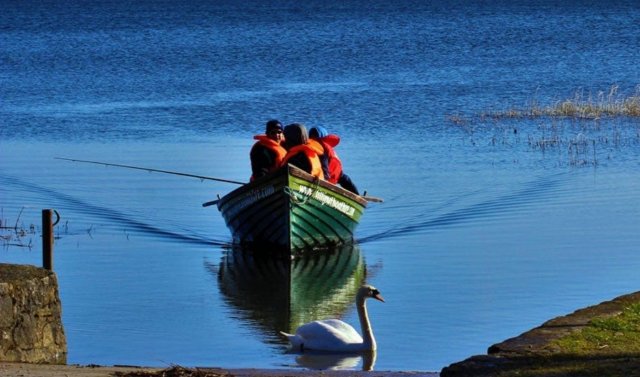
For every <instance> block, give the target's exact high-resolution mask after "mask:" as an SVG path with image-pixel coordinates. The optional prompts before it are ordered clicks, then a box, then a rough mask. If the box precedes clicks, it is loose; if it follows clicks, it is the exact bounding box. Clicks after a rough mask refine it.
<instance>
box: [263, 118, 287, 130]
mask: <svg viewBox="0 0 640 377" xmlns="http://www.w3.org/2000/svg"><path fill="white" fill-rule="evenodd" d="M275 130H280V131H282V130H283V127H282V123H280V121H279V120H277V119H271V120H270V121H268V122H267V131H266V133H269V132H271V131H275Z"/></svg>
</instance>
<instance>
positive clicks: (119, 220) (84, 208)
mask: <svg viewBox="0 0 640 377" xmlns="http://www.w3.org/2000/svg"><path fill="white" fill-rule="evenodd" d="M0 183H2V184H3V185H4V187H5V188H8V189H19V190H23V191H25V192H30V193H33V194H37V195H42V196H44V197H47V198H55V199H56V200H58V201H59V202H60V203H59V206H60V207H62V208H68V209H70V210H73V211H76V212H79V213H82V214H86V215H89V216H92V217H95V218H100V219H105V220H108V221H109V222H111V223H115V224H119V225H122V226H124V227H127V228H131V229H133V230H135V231H137V232H139V233H142V234H150V235H154V236H158V237H162V238H165V239H169V240H173V241H181V242H182V241H187V242H190V243H194V244H200V245H203V244H204V245H216V246H227V245H228V242H224V241H219V240H210V239H206V238H204V237H202V236H200V235H198V234H193V233H190V232H188V231H187V230H182V231H181V232H175V231H171V230H167V229H163V228H160V227H158V226H155V225H151V224H149V223H146V222H144V221H140V220H137V219H135V218H133V217H131V216H130V215H128V214H126V213H123V212H120V211H117V210H114V209H112V208H108V207H103V206H99V205H95V204H91V203H88V202H86V201H83V200H81V199H78V198H75V197H73V196H71V195H68V194H64V193H61V192H59V191H56V190H53V189H50V188H47V187H44V186H40V185H37V184H34V183H31V182H26V181H24V180H21V179H19V178H16V177H11V176H8V175H3V174H0Z"/></svg>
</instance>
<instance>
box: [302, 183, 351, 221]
mask: <svg viewBox="0 0 640 377" xmlns="http://www.w3.org/2000/svg"><path fill="white" fill-rule="evenodd" d="M298 191H299V192H300V193H301V194H303V195H307V196H311V197H313V198H314V199H316V200H317V201H319V202H320V203H322V204H324V205H327V206H329V207H331V208H333V209H336V210H338V211H340V212H342V213H344V214H345V215H347V216H353V214H354V213H355V212H356V209H355V208H353V207H351V206H350V205H348V204H347V203H345V202H343V201H340V200H338V199H336V198H334V197H333V196H330V195H327V194H325V193H324V192H322V191H320V190H314V189H312V188H311V187H308V186H303V185H300V187H299V188H298Z"/></svg>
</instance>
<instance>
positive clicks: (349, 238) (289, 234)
mask: <svg viewBox="0 0 640 377" xmlns="http://www.w3.org/2000/svg"><path fill="white" fill-rule="evenodd" d="M366 205H367V201H366V200H365V199H364V198H362V197H360V196H358V195H355V194H353V193H351V192H349V191H347V190H344V189H342V188H341V187H338V186H335V185H332V184H331V183H329V182H326V181H322V180H317V179H314V178H313V177H312V176H311V175H309V174H307V173H305V172H304V171H302V170H300V169H298V168H296V167H294V166H291V165H289V166H288V167H287V168H284V169H281V170H279V171H277V172H275V173H273V174H272V175H269V176H266V177H263V178H261V179H258V180H256V181H254V182H251V183H249V184H247V185H244V186H243V187H240V188H238V189H236V190H234V191H232V192H230V193H229V194H227V195H225V196H224V197H223V198H221V199H220V201H219V202H218V209H219V210H220V212H221V213H222V216H223V218H224V219H225V222H226V224H227V227H228V228H229V229H230V230H231V234H232V236H233V242H234V243H235V244H240V245H247V246H251V247H253V248H257V249H260V250H264V249H270V250H272V249H276V250H286V251H289V252H301V251H305V250H314V249H321V248H330V247H335V246H339V245H344V244H350V243H352V242H353V234H354V231H355V228H356V226H357V225H358V222H359V220H360V217H361V216H362V214H363V212H364V209H365V208H366Z"/></svg>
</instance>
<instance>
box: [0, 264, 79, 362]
mask: <svg viewBox="0 0 640 377" xmlns="http://www.w3.org/2000/svg"><path fill="white" fill-rule="evenodd" d="M61 312H62V309H61V304H60V298H59V295H58V280H57V278H56V275H55V273H53V272H51V271H48V270H45V269H42V268H37V267H33V266H26V265H11V264H2V263H0V361H12V362H24V363H48V364H65V363H66V362H67V340H66V338H65V335H64V329H63V327H62V318H61Z"/></svg>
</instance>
